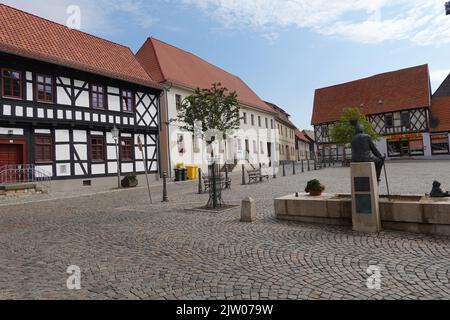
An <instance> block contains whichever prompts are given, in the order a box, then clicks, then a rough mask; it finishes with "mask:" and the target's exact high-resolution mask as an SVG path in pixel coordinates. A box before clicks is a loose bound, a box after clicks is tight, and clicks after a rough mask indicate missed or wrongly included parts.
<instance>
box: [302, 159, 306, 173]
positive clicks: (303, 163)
mask: <svg viewBox="0 0 450 320" xmlns="http://www.w3.org/2000/svg"><path fill="white" fill-rule="evenodd" d="M303 172H305V160H303V159H302V173H303Z"/></svg>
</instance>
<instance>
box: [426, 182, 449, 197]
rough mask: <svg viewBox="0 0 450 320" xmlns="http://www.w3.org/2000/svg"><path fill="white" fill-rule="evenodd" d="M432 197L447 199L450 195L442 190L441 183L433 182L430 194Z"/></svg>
mask: <svg viewBox="0 0 450 320" xmlns="http://www.w3.org/2000/svg"><path fill="white" fill-rule="evenodd" d="M430 197H432V198H445V197H450V193H449V192H448V191H447V192H444V191H442V189H441V183H440V182H439V181H434V182H433V189H432V190H431V192H430Z"/></svg>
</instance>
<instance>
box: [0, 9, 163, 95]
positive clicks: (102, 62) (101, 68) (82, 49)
mask: <svg viewBox="0 0 450 320" xmlns="http://www.w3.org/2000/svg"><path fill="white" fill-rule="evenodd" d="M0 51H3V52H6V53H9V54H14V55H19V56H23V57H27V58H32V59H37V60H40V61H44V62H49V63H53V64H58V65H62V66H67V67H70V68H74V69H77V70H82V71H86V72H91V73H95V74H99V75H102V76H106V77H110V78H115V79H119V80H123V81H128V82H133V83H137V84H142V85H148V86H156V87H159V86H158V85H156V83H155V82H154V81H152V79H151V77H150V76H149V75H148V74H147V73H146V71H145V70H144V69H143V68H142V66H141V65H140V63H139V62H138V61H137V59H136V58H135V56H134V54H133V52H132V51H131V50H130V49H129V48H128V47H125V46H122V45H119V44H116V43H114V42H111V41H108V40H104V39H101V38H98V37H95V36H93V35H90V34H87V33H84V32H81V31H78V30H73V29H69V28H67V27H66V26H64V25H61V24H58V23H55V22H52V21H49V20H46V19H43V18H40V17H37V16H35V15H32V14H29V13H26V12H24V11H21V10H18V9H15V8H12V7H9V6H7V5H4V4H0Z"/></svg>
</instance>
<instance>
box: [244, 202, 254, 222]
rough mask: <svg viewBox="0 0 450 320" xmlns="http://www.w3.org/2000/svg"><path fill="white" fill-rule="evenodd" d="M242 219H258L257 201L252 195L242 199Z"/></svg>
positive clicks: (245, 220)
mask: <svg viewBox="0 0 450 320" xmlns="http://www.w3.org/2000/svg"><path fill="white" fill-rule="evenodd" d="M241 221H242V222H255V221H256V202H255V200H254V199H252V198H250V197H247V198H245V199H244V200H242V205H241Z"/></svg>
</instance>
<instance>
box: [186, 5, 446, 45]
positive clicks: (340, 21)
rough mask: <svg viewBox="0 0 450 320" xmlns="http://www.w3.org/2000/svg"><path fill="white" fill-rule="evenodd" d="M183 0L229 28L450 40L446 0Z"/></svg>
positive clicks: (368, 39)
mask: <svg viewBox="0 0 450 320" xmlns="http://www.w3.org/2000/svg"><path fill="white" fill-rule="evenodd" d="M183 1H184V2H185V3H187V4H190V5H194V6H197V7H198V8H200V9H201V10H203V11H204V12H206V13H207V14H208V15H210V16H212V17H214V18H215V19H217V20H219V21H220V22H221V23H222V24H223V25H224V26H225V27H226V28H237V29H243V28H252V29H254V30H257V31H261V32H262V33H263V35H267V34H270V33H271V32H272V33H277V32H279V31H280V30H282V29H283V28H290V27H295V28H304V29H308V30H311V31H314V32H317V33H320V34H324V35H327V36H333V37H340V38H344V39H349V40H352V41H355V42H362V43H380V42H384V41H388V40H409V41H411V42H412V43H414V44H418V45H442V44H447V43H450V17H446V16H445V11H444V1H443V0H370V1H369V0H342V1H337V0H334V1H333V0H314V1H311V0H183Z"/></svg>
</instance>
